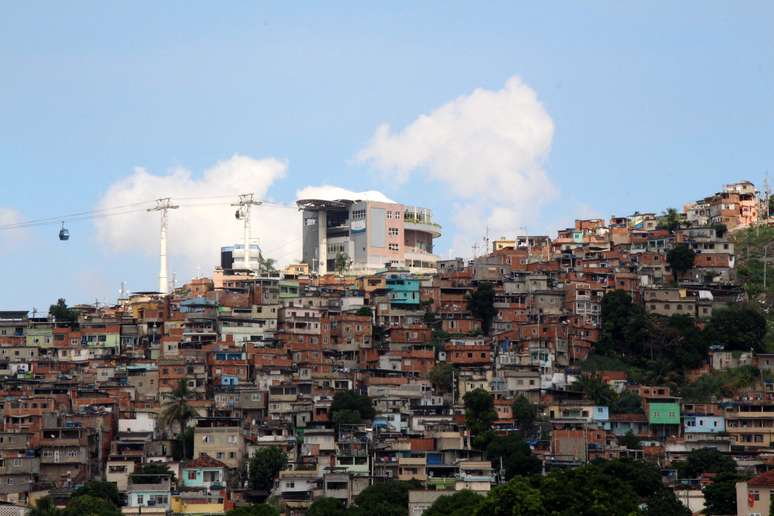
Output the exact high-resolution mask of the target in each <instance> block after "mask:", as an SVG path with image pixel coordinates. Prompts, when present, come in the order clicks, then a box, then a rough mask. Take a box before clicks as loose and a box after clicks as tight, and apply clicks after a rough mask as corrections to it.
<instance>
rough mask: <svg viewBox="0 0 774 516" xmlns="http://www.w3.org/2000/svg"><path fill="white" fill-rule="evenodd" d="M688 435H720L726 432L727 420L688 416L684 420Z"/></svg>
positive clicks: (719, 417) (715, 417)
mask: <svg viewBox="0 0 774 516" xmlns="http://www.w3.org/2000/svg"><path fill="white" fill-rule="evenodd" d="M683 429H684V431H685V433H686V434H720V433H723V432H725V431H726V419H725V418H724V417H723V416H688V415H686V416H685V417H684V418H683Z"/></svg>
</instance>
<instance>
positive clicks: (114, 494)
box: [72, 480, 121, 507]
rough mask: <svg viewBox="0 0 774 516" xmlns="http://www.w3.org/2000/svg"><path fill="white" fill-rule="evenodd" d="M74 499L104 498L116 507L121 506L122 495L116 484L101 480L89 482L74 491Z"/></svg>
mask: <svg viewBox="0 0 774 516" xmlns="http://www.w3.org/2000/svg"><path fill="white" fill-rule="evenodd" d="M72 496H73V497H76V496H93V497H95V498H102V499H103V500H107V501H108V502H110V503H112V504H113V505H114V506H116V507H120V506H121V495H120V494H119V492H118V488H117V487H116V483H115V482H102V481H100V480H89V481H88V482H86V483H85V484H84V485H82V486H81V487H79V488H78V489H76V490H75V491H73V494H72Z"/></svg>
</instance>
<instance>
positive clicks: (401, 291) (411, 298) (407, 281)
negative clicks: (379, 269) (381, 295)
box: [385, 272, 419, 305]
mask: <svg viewBox="0 0 774 516" xmlns="http://www.w3.org/2000/svg"><path fill="white" fill-rule="evenodd" d="M385 286H386V287H387V290H388V291H389V293H390V302H391V303H392V304H395V305H418V304H419V280H418V279H417V278H415V277H414V276H413V275H411V274H407V273H405V272H391V273H388V274H387V277H386V280H385Z"/></svg>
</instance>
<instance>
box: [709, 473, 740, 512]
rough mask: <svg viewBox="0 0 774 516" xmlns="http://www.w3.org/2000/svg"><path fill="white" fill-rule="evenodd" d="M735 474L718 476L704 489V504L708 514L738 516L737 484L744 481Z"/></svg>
mask: <svg viewBox="0 0 774 516" xmlns="http://www.w3.org/2000/svg"><path fill="white" fill-rule="evenodd" d="M744 479H745V478H744V477H740V476H739V475H736V474H734V473H723V474H722V475H718V476H716V477H715V478H714V479H713V480H712V483H711V484H710V485H708V486H707V487H705V488H704V504H705V507H706V511H707V514H709V515H714V514H736V483H737V482H739V481H741V480H744Z"/></svg>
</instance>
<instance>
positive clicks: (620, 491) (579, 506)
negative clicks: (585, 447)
mask: <svg viewBox="0 0 774 516" xmlns="http://www.w3.org/2000/svg"><path fill="white" fill-rule="evenodd" d="M540 492H541V494H542V496H543V503H544V506H545V508H546V509H547V512H548V513H549V514H566V515H571V514H588V515H600V516H602V515H608V514H630V513H632V512H636V511H637V508H638V505H639V499H638V497H637V495H636V493H635V491H634V489H633V488H632V487H631V486H630V485H629V484H627V483H626V482H625V481H624V480H622V479H620V478H617V477H615V476H612V475H609V474H606V473H605V472H604V471H603V470H602V468H600V467H599V466H596V465H588V466H584V467H581V468H577V469H572V470H565V471H557V472H552V473H551V474H549V475H548V476H547V477H545V478H544V479H543V481H542V483H541V486H540Z"/></svg>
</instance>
